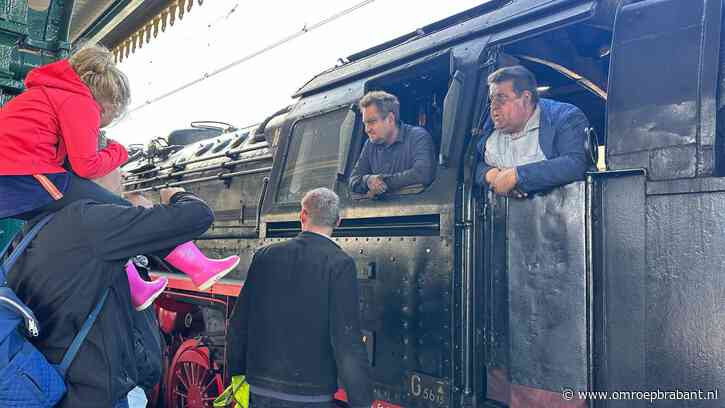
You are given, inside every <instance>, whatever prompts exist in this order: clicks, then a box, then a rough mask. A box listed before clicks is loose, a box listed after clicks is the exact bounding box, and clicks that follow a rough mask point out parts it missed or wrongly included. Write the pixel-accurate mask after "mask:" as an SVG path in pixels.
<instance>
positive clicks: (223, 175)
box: [126, 166, 272, 194]
mask: <svg viewBox="0 0 725 408" xmlns="http://www.w3.org/2000/svg"><path fill="white" fill-rule="evenodd" d="M268 171H272V167H271V166H270V167H261V168H258V169H252V170H244V171H236V172H232V173H219V174H217V175H214V176H208V177H200V178H195V179H191V180H184V181H178V182H176V183H166V184H161V185H157V186H152V187H146V188H139V189H136V190H131V191H127V192H126V193H128V194H132V193H144V192H147V191H158V190H161V189H162V188H169V187H181V186H185V185H188V184H194V183H201V182H204V181H212V180H226V179H230V178H232V177H237V176H244V175H247V174H256V173H264V172H268Z"/></svg>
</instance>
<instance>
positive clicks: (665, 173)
mask: <svg viewBox="0 0 725 408" xmlns="http://www.w3.org/2000/svg"><path fill="white" fill-rule="evenodd" d="M71 3H72V2H71ZM0 4H2V2H0ZM0 11H2V10H0ZM1 17H2V14H1V13H0V18H1ZM722 19H723V2H722V0H640V1H637V0H624V1H616V0H599V1H596V0H511V1H505V0H491V1H489V2H486V3H484V4H482V5H481V6H478V7H476V8H474V9H471V10H469V11H467V12H464V13H461V14H458V15H455V16H452V17H450V18H447V19H445V20H441V21H439V22H437V23H434V24H431V25H429V26H426V27H422V28H421V29H419V30H417V31H416V32H413V33H410V34H408V35H405V36H402V37H400V38H398V39H395V40H392V41H390V42H388V43H385V44H382V45H380V46H377V47H373V48H371V49H369V50H366V51H363V52H360V53H358V54H355V55H352V56H350V57H349V58H348V59H347V61H345V62H344V64H342V65H340V66H338V67H336V68H334V69H331V70H328V71H326V72H324V73H321V74H320V75H318V76H317V77H315V78H313V79H312V80H310V81H309V82H308V83H307V84H305V85H304V86H303V87H302V88H301V89H299V90H298V91H297V93H296V96H297V97H298V98H299V99H298V100H297V101H296V102H295V104H294V105H292V106H291V107H289V108H288V109H284V110H282V111H280V112H277V113H275V114H273V115H271V116H270V117H269V118H267V119H266V120H265V121H264V122H262V124H260V125H259V126H255V127H254V128H251V129H242V130H231V129H227V130H222V129H220V130H218V131H214V130H209V129H208V128H207V129H206V130H203V131H199V130H196V131H194V130H192V131H187V132H181V133H177V135H176V137H172V138H170V140H169V141H168V142H167V143H166V144H168V146H167V145H166V144H164V143H161V142H157V143H155V144H154V148H153V149H151V151H145V152H141V151H138V152H137V153H136V155H135V156H134V157H133V159H132V160H131V161H130V162H129V163H128V164H127V165H126V166H125V167H124V171H125V172H127V174H128V177H127V179H126V189H127V191H143V192H146V193H149V194H153V193H154V192H156V191H158V189H160V188H161V187H163V186H183V187H185V188H187V189H188V190H191V191H194V192H195V193H198V194H199V195H200V196H202V197H203V198H204V199H205V200H206V201H207V202H208V203H209V204H210V205H211V206H212V207H213V208H214V209H215V213H216V221H215V223H214V226H213V228H212V229H210V230H209V231H208V233H207V234H206V235H205V236H203V237H202V238H201V239H200V240H199V241H198V244H199V246H200V247H202V249H204V250H205V252H206V253H210V254H213V255H219V256H221V255H229V254H239V255H240V256H241V257H242V262H241V264H240V266H239V268H238V269H237V270H236V271H235V272H233V273H232V274H231V275H230V276H228V277H227V278H226V279H224V280H222V281H221V282H220V283H219V284H218V285H216V286H215V287H214V288H213V289H212V290H210V291H206V292H201V291H198V290H196V289H195V288H194V287H193V286H192V285H191V284H190V282H188V281H187V280H186V279H185V278H184V277H183V276H182V275H177V274H173V273H170V274H168V275H169V276H170V278H171V279H170V282H171V283H170V288H169V290H167V292H166V293H165V294H164V295H163V296H162V298H160V301H159V302H158V312H159V313H158V314H159V319H160V322H161V326H162V330H163V331H164V333H165V338H166V340H167V343H168V348H167V353H168V355H167V356H166V358H167V360H166V361H167V367H166V368H167V372H166V374H165V380H164V384H163V387H162V391H163V393H162V394H163V398H162V399H163V400H164V403H165V404H166V406H175V407H181V406H188V407H192V406H194V407H195V406H208V405H205V404H208V401H209V400H208V399H205V398H210V397H213V396H215V395H217V394H218V393H219V392H220V391H221V389H222V388H223V385H224V383H225V382H226V381H227V380H228V378H226V377H225V373H224V359H225V344H224V334H225V330H227V329H228V328H227V327H226V322H227V319H228V316H229V314H230V312H231V308H232V307H233V305H234V300H235V297H236V295H237V294H238V291H239V288H240V287H241V285H243V282H244V278H245V274H246V270H247V268H248V266H249V261H250V259H251V255H252V254H253V252H254V250H255V249H257V248H259V247H260V246H263V245H267V244H269V243H272V242H278V241H281V240H285V239H288V238H289V237H292V236H294V235H295V234H297V233H298V232H299V230H300V224H299V222H298V212H299V200H300V198H301V197H302V195H303V194H304V193H305V192H306V191H307V190H309V189H312V188H316V187H328V188H332V189H334V190H335V191H336V192H337V193H338V194H339V195H340V196H341V198H342V206H343V211H342V224H341V226H340V227H339V228H338V229H337V230H336V231H335V236H334V240H335V241H336V242H337V243H338V244H339V245H340V246H341V247H342V248H343V249H344V250H345V251H346V252H347V253H348V254H350V255H351V256H353V257H354V259H355V261H356V263H357V265H358V279H359V282H360V313H361V319H362V327H363V329H364V333H363V334H364V336H365V343H366V345H367V349H368V355H369V361H370V364H371V366H372V372H373V377H374V378H373V379H374V384H375V397H376V399H377V400H378V402H376V404H377V405H378V406H404V407H459V406H472V407H486V406H501V405H500V404H502V403H503V404H507V405H509V406H512V407H530V406H547V407H558V406H562V407H563V406H584V405H587V404H588V405H591V406H598V407H599V406H601V407H639V406H658V407H681V406H687V407H719V406H721V405H722V403H719V401H717V400H715V399H700V400H688V401H687V402H685V403H683V402H682V400H667V399H665V398H661V399H656V400H653V399H650V400H647V399H639V400H637V399H636V398H634V397H633V398H628V399H624V398H619V399H614V398H612V399H609V400H601V401H594V400H593V399H590V400H589V401H587V402H579V403H577V402H576V401H575V402H570V401H567V397H566V395H564V394H563V392H565V391H567V390H572V391H587V390H596V391H608V392H621V391H630V392H637V391H638V392H646V391H658V390H659V391H663V392H667V391H694V390H702V391H703V392H704V393H705V397H710V396H712V394H708V392H712V391H717V388H718V387H719V386H720V385H722V384H724V383H725V370H724V369H723V367H725V347H723V346H724V345H725V326H724V324H723V323H722V321H723V319H722V318H723V316H725V302H723V300H722V299H723V298H724V297H725V278H724V277H723V274H722V273H721V270H722V268H723V267H724V266H725V251H723V250H722V249H721V248H723V247H725V179H724V178H722V177H721V175H723V174H724V173H725V170H723V169H724V168H725V159H724V158H725V155H724V153H725V152H723V145H724V144H725V139H724V136H723V131H724V130H725V128H724V127H723V126H725V125H723V124H724V123H725V122H724V121H723V118H725V113H723V109H722V107H723V106H724V105H725V102H723V101H725V99H723V96H722V95H723V91H725V80H723V74H724V73H725V71H724V70H725V62H723V61H724V60H723V58H725V53H723V52H721V48H722V45H721V44H723V43H724V40H725V38H724V37H723V36H722ZM134 44H135V43H134ZM510 64H522V65H524V66H526V67H528V68H529V69H530V70H531V71H532V72H534V73H535V74H536V76H537V78H538V80H539V83H540V85H541V93H542V95H543V96H545V97H548V98H553V99H557V100H562V101H566V102H570V103H573V104H575V105H577V106H579V107H580V108H581V109H582V110H583V111H584V112H585V113H586V115H587V116H588V118H589V120H590V122H591V124H592V128H591V129H590V137H589V141H590V145H591V146H590V147H589V148H590V150H591V151H592V153H593V158H592V165H591V168H590V171H589V172H588V173H587V176H586V180H585V181H582V182H577V183H573V184H570V185H567V186H564V187H561V188H558V189H556V190H554V191H551V192H548V193H545V194H538V195H535V196H533V197H530V198H528V199H525V200H519V199H508V198H504V197H498V196H496V195H494V194H493V193H492V192H490V191H487V190H485V189H482V188H480V187H477V186H475V185H474V183H473V171H474V169H475V162H476V148H475V146H476V143H477V142H478V140H479V139H480V137H481V132H482V128H483V124H484V122H485V121H486V119H487V106H488V101H487V99H488V89H487V85H486V76H487V74H489V73H490V72H492V71H493V70H495V69H496V68H498V67H501V66H504V65H510ZM375 89H382V90H386V91H388V92H391V93H394V94H396V95H397V96H398V97H399V98H400V101H401V119H402V120H403V121H404V122H407V123H412V124H416V125H419V126H423V127H425V128H427V129H428V130H429V131H430V133H431V134H432V136H433V139H434V142H435V147H436V151H437V154H438V168H437V176H436V179H435V181H434V182H433V184H432V185H430V186H429V187H427V188H425V189H423V190H422V191H401V192H398V193H396V194H389V195H388V196H387V197H385V198H384V199H376V200H371V199H366V198H360V197H357V196H355V195H354V194H351V193H350V191H349V190H348V187H347V179H348V177H349V175H350V172H351V170H352V167H353V166H354V164H355V162H356V160H357V157H358V156H359V154H360V150H361V147H362V144H363V143H364V141H365V138H366V135H365V134H364V131H363V129H362V123H361V115H360V113H359V111H358V110H357V108H356V106H355V104H356V102H357V101H358V100H359V98H360V97H362V96H363V95H364V94H365V92H367V91H369V90H375ZM200 132H201V133H200ZM195 135H196V136H199V137H200V140H197V141H194V137H195ZM200 135H201V136H200ZM184 139H186V140H184ZM182 140H184V141H183V142H182ZM600 147H602V148H600ZM604 147H605V148H606V149H604ZM158 273H162V272H158ZM231 329H233V328H231ZM292 335H294V334H292ZM189 367H191V368H189ZM190 370H193V373H194V378H193V380H194V381H188V380H191V378H189V372H190ZM496 401H499V402H496ZM542 401H548V402H542ZM497 404H499V405H497ZM567 404H568V405H567ZM577 404H578V405H577Z"/></svg>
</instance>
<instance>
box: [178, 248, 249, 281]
mask: <svg viewBox="0 0 725 408" xmlns="http://www.w3.org/2000/svg"><path fill="white" fill-rule="evenodd" d="M164 261H166V262H168V263H170V264H171V266H173V267H174V268H176V269H178V270H180V271H181V272H184V273H185V274H186V275H187V276H189V277H190V278H191V281H192V282H193V283H194V285H196V287H197V288H199V289H200V290H207V289H209V288H210V287H211V286H212V285H214V283H216V281H218V280H219V279H221V278H223V277H224V276H225V275H226V274H228V273H229V272H231V271H232V270H234V268H236V267H237V265H239V257H238V256H236V255H234V256H230V257H228V258H224V259H209V258H207V257H206V256H204V254H203V253H201V250H199V248H198V247H197V246H196V245H194V243H193V242H191V241H189V242H185V243H183V244H181V245H179V246H177V247H176V248H174V250H173V251H171V253H170V254H169V255H167V256H166V258H164Z"/></svg>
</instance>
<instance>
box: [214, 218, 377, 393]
mask: <svg viewBox="0 0 725 408" xmlns="http://www.w3.org/2000/svg"><path fill="white" fill-rule="evenodd" d="M358 310H359V304H358V289H357V273H356V270H355V263H354V261H353V260H352V258H350V256H348V255H347V254H345V253H344V252H343V251H342V250H341V249H340V247H338V246H337V244H335V243H334V242H332V241H331V240H330V239H328V238H327V237H324V236H322V235H318V234H315V233H311V232H303V233H301V234H300V235H299V236H297V237H296V238H294V239H291V240H289V241H286V242H282V243H278V244H272V245H269V246H267V247H264V248H261V249H260V250H259V251H257V253H256V254H255V255H254V259H253V260H252V264H251V265H250V267H249V273H248V274H247V280H246V281H245V283H244V286H243V287H242V291H241V293H240V296H239V299H238V300H237V304H236V306H235V307H234V311H233V312H232V316H231V320H230V322H229V331H228V341H227V345H228V347H229V362H228V365H229V369H230V372H231V374H232V375H237V374H246V376H247V381H248V382H249V384H251V385H254V386H257V387H262V388H266V389H270V390H274V391H278V392H283V393H288V394H297V395H325V394H329V395H332V394H333V393H334V392H335V391H336V390H337V385H338V384H337V379H338V376H339V378H340V380H341V382H342V384H341V385H342V386H343V387H344V388H345V390H346V391H347V396H348V399H349V402H350V404H351V405H352V406H353V407H357V406H368V407H369V406H370V404H371V402H372V388H371V384H370V373H369V370H370V369H369V365H368V361H367V355H366V352H365V349H364V346H363V343H362V335H361V333H360V320H359V312H358Z"/></svg>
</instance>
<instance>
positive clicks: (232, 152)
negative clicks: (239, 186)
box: [134, 143, 268, 177]
mask: <svg viewBox="0 0 725 408" xmlns="http://www.w3.org/2000/svg"><path fill="white" fill-rule="evenodd" d="M267 147H268V145H267V144H266V143H265V144H263V145H260V146H252V147H246V148H244V149H238V150H229V151H228V152H225V153H217V154H212V155H211V156H206V157H200V158H198V159H194V160H189V161H186V162H183V163H178V164H169V165H166V166H163V167H159V168H153V169H151V170H146V171H142V172H140V173H136V174H134V176H136V177H139V176H142V175H144V174H149V173H155V172H159V171H161V170H168V169H173V168H176V167H179V166H186V165H187V164H194V163H198V162H202V161H206V160H211V159H218V158H220V157H225V156H226V157H229V158H232V159H233V158H234V156H236V155H239V154H242V153H247V152H253V151H255V150H261V149H264V148H267Z"/></svg>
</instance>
